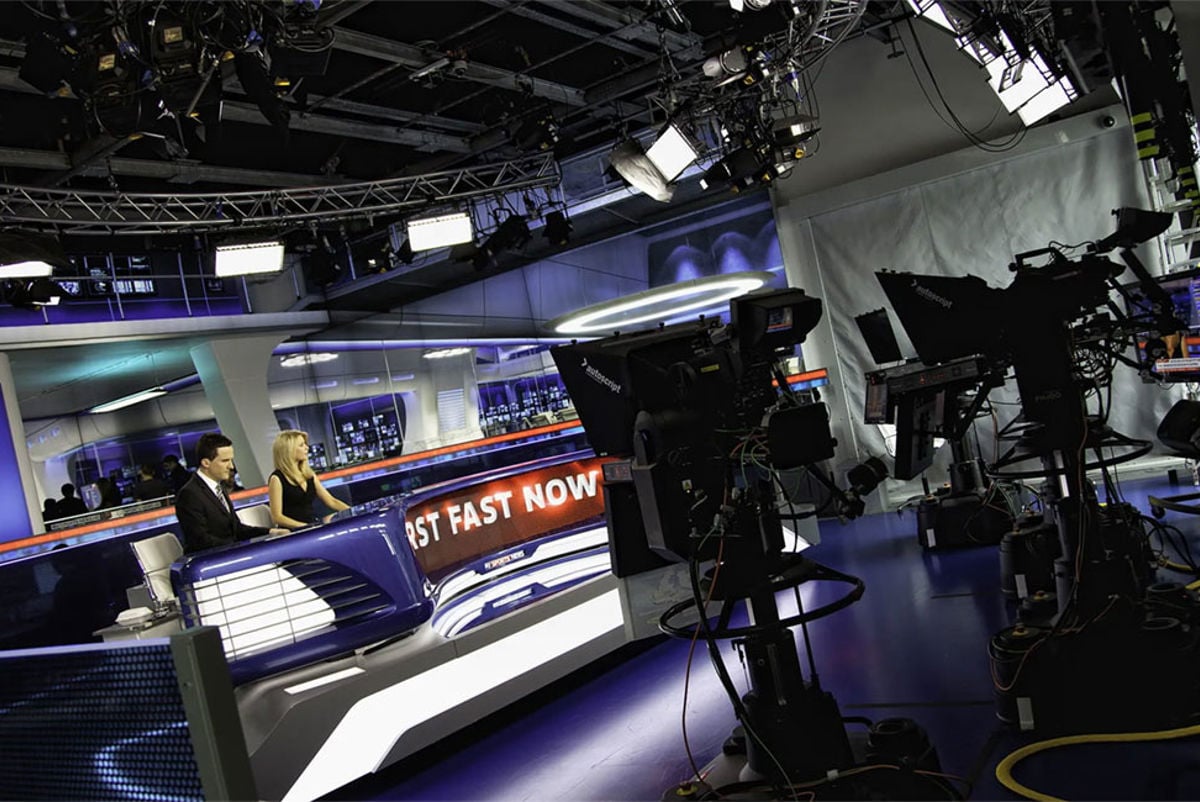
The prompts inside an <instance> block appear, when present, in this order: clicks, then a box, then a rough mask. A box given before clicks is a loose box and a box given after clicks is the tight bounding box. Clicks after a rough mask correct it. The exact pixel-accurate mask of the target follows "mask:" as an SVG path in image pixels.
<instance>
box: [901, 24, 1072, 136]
mask: <svg viewBox="0 0 1200 802" xmlns="http://www.w3.org/2000/svg"><path fill="white" fill-rule="evenodd" d="M907 2H908V5H909V7H910V9H911V10H912V12H913V13H914V14H915V15H916V16H917V17H919V18H921V19H924V20H927V21H928V22H930V23H932V24H934V25H936V26H938V27H939V28H943V29H945V30H947V31H949V32H951V33H952V34H953V35H954V38H955V42H956V43H957V44H958V48H959V50H961V51H962V52H963V53H964V54H966V55H967V56H969V57H970V58H971V59H973V60H974V61H976V62H978V63H979V64H980V65H982V66H983V68H984V69H985V70H987V73H988V85H989V86H991V88H992V90H993V91H994V92H995V93H996V96H997V97H998V98H999V99H1000V102H1001V103H1002V104H1003V105H1004V108H1005V110H1007V111H1008V112H1009V113H1010V114H1016V115H1018V116H1019V117H1020V118H1021V121H1022V122H1023V123H1024V124H1025V125H1027V126H1028V125H1033V124H1034V123H1036V122H1038V121H1039V120H1042V119H1044V118H1045V117H1046V116H1048V115H1050V114H1052V113H1054V112H1055V111H1057V110H1058V109H1060V108H1062V107H1063V106H1066V105H1067V104H1068V103H1071V102H1072V101H1074V100H1076V99H1077V98H1079V97H1080V96H1081V95H1083V94H1086V93H1087V92H1089V91H1090V90H1091V89H1092V88H1094V86H1093V85H1092V84H1093V82H1092V81H1090V80H1089V79H1088V78H1087V77H1086V75H1085V72H1084V71H1083V70H1081V69H1080V65H1079V63H1078V62H1077V61H1076V60H1075V59H1074V58H1073V56H1072V53H1071V51H1070V50H1069V49H1068V47H1067V45H1066V43H1065V41H1064V40H1063V39H1062V37H1060V36H1058V35H1057V34H1056V32H1055V20H1056V18H1059V19H1063V18H1064V17H1063V15H1064V13H1065V14H1067V15H1068V16H1069V15H1070V14H1072V13H1082V11H1081V8H1080V7H1079V4H1074V3H1062V4H1057V5H1061V6H1063V7H1064V8H1060V9H1059V10H1057V11H1056V10H1055V9H1054V8H1053V7H1054V6H1055V5H1056V4H1055V3H1053V2H1051V0H1031V1H1030V2H1026V3H1022V4H1013V3H1011V2H1007V1H1006V0H980V2H973V3H964V2H954V1H953V0H941V2H939V0H907ZM1068 7H1069V8H1068Z"/></svg>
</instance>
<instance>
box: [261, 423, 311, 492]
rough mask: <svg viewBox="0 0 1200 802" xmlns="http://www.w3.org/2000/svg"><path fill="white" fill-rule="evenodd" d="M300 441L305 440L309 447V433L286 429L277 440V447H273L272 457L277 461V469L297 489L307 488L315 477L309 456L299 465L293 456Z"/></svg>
mask: <svg viewBox="0 0 1200 802" xmlns="http://www.w3.org/2000/svg"><path fill="white" fill-rule="evenodd" d="M298 440H303V441H304V444H305V445H306V446H307V445H308V432H302V431H300V430H298V429H284V430H283V431H282V432H280V433H279V436H278V437H276V438H275V445H273V446H271V456H272V457H274V459H275V469H276V470H277V471H279V472H280V473H282V474H283V475H284V476H286V477H287V480H288V481H289V482H291V483H292V484H294V485H296V486H297V487H306V486H307V485H308V480H309V478H311V477H312V475H313V469H312V468H311V467H309V464H308V457H307V456H305V457H304V459H303V460H301V461H300V462H298V463H297V462H296V459H295V457H293V456H292V454H293V453H294V451H295V448H296V442H297V441H298Z"/></svg>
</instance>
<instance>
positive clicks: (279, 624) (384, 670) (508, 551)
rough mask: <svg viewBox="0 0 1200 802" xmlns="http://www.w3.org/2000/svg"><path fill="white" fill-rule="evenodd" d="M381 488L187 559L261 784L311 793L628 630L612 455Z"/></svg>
mask: <svg viewBox="0 0 1200 802" xmlns="http://www.w3.org/2000/svg"><path fill="white" fill-rule="evenodd" d="M602 462H603V460H602V459H599V458H596V457H593V456H590V455H588V454H586V453H576V454H571V455H566V456H561V457H554V458H550V459H546V460H539V461H535V462H531V463H526V464H523V465H518V466H513V467H510V468H505V469H501V470H497V471H493V472H490V473H486V474H483V475H480V476H474V477H471V478H469V479H465V480H455V481H451V482H446V483H443V484H440V485H436V486H432V487H428V488H424V489H422V490H421V491H418V492H417V493H414V494H411V495H408V496H402V497H391V498H384V499H380V500H378V501H376V502H372V503H370V504H366V505H362V506H359V507H354V508H352V509H351V510H348V511H347V512H344V513H339V514H337V515H336V516H334V517H333V518H332V519H331V520H330V521H329V522H328V523H326V524H323V525H321V526H315V527H312V528H309V529H305V530H301V531H299V532H295V533H292V534H289V535H283V536H275V537H264V538H259V539H256V540H253V541H249V542H247V543H240V544H236V545H233V546H229V547H226V548H221V549H213V550H209V551H206V552H201V553H197V554H193V555H190V556H187V557H185V558H183V559H181V560H180V561H179V562H177V563H176V564H175V565H174V566H173V567H172V584H173V586H174V588H175V591H176V594H177V597H178V600H179V605H180V611H181V613H182V615H183V618H184V621H185V623H186V625H188V626H197V625H202V624H203V625H214V626H217V627H219V628H220V630H221V635H222V641H223V644H224V648H225V655H226V659H227V660H228V663H229V668H230V673H231V675H232V677H233V680H234V684H235V685H236V686H237V688H236V695H237V701H238V708H239V713H240V717H241V719H242V726H243V729H244V732H245V736H246V746H247V750H248V752H249V755H250V760H251V765H252V767H253V769H254V774H255V779H256V782H257V785H258V791H259V794H260V795H261V796H262V797H263V798H266V799H287V800H300V799H314V798H316V797H318V796H321V795H323V794H327V793H329V792H331V791H333V790H335V789H337V788H339V787H340V786H342V785H344V784H346V783H348V782H350V781H352V780H354V779H356V778H358V777H360V776H362V775H364V774H367V773H369V772H373V771H376V770H378V769H380V768H382V767H384V766H386V765H388V764H389V763H392V762H394V761H396V760H399V759H400V758H402V757H404V756H406V755H408V754H411V753H413V752H414V751H416V750H418V749H421V748H423V747H425V746H427V745H429V744H431V743H433V742H434V741H436V740H438V739H440V738H442V737H445V736H446V735H449V734H450V733H452V732H454V731H456V730H458V729H461V728H462V727H463V726H466V725H467V724H469V723H470V722H473V721H476V720H478V719H479V718H481V717H483V716H486V715H488V714H490V713H492V712H494V711H496V710H499V709H500V708H502V707H504V706H505V705H508V704H510V703H512V702H513V701H516V700H517V699H519V698H521V697H523V696H525V695H526V694H528V693H530V692H532V691H534V690H537V689H538V688H541V687H543V686H545V685H546V684H547V683H549V682H552V681H553V680H555V679H557V678H559V677H562V676H564V675H565V674H567V673H569V672H571V671H574V670H576V669H578V668H581V667H582V666H584V665H586V664H587V663H589V662H591V661H593V660H595V659H597V658H599V657H601V656H603V655H604V654H606V653H608V652H609V651H611V650H612V649H614V648H616V647H617V646H619V645H621V644H623V643H624V642H626V631H625V626H624V618H623V615H622V605H621V600H620V598H619V594H618V590H617V580H616V579H615V578H614V577H613V576H612V574H611V572H610V570H609V568H610V565H609V557H608V548H607V533H606V530H605V525H604V517H603V516H604V506H603V495H602V480H601V464H602Z"/></svg>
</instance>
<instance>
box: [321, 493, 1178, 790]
mask: <svg viewBox="0 0 1200 802" xmlns="http://www.w3.org/2000/svg"><path fill="white" fill-rule="evenodd" d="M1190 490H1192V488H1191V487H1190V485H1189V486H1186V487H1182V488H1172V487H1169V486H1168V484H1167V482H1166V481H1165V479H1163V480H1137V481H1127V482H1125V483H1123V485H1122V491H1123V493H1124V495H1125V497H1126V499H1127V500H1128V501H1130V502H1131V503H1133V504H1134V505H1135V506H1137V507H1138V509H1140V510H1142V511H1143V512H1148V511H1149V509H1148V506H1147V505H1146V503H1145V497H1146V495H1147V493H1150V494H1158V495H1164V494H1168V493H1171V492H1184V491H1190ZM1166 520H1167V521H1168V522H1169V523H1173V524H1175V525H1177V526H1179V527H1180V528H1181V529H1183V530H1184V531H1185V532H1188V533H1189V535H1190V540H1191V543H1192V548H1193V550H1194V551H1195V553H1196V554H1197V555H1198V556H1200V539H1198V538H1197V537H1196V536H1195V533H1196V532H1197V531H1200V517H1195V516H1187V515H1180V514H1177V513H1171V512H1168V513H1167V519H1166ZM821 537H822V543H821V544H820V545H818V546H816V547H814V548H813V549H810V550H809V551H808V552H807V554H808V556H810V557H811V558H813V559H815V560H817V561H819V562H821V563H823V564H826V565H828V566H830V567H832V568H836V569H838V570H841V571H844V572H846V573H849V574H853V575H856V576H859V577H861V578H863V579H864V580H865V582H866V587H867V590H866V594H865V595H864V597H863V599H862V601H861V602H859V603H858V604H855V605H852V606H851V607H850V608H849V609H847V610H844V611H842V612H839V613H836V614H834V615H833V616H830V617H828V618H825V619H823V620H820V621H817V622H815V623H814V624H812V625H811V626H810V631H811V635H812V639H813V648H814V651H815V655H816V661H817V669H818V671H819V672H820V680H821V684H822V686H823V687H824V688H825V689H827V690H829V691H832V692H833V694H834V695H835V696H836V698H837V700H838V703H839V704H840V706H841V711H842V715H843V716H866V717H868V718H871V719H880V718H885V717H890V716H908V717H911V718H914V719H916V720H917V721H918V722H919V723H920V724H921V725H922V726H923V727H924V728H925V729H926V730H927V731H928V733H929V735H930V738H931V739H932V741H933V743H934V745H935V746H936V748H937V750H938V753H939V756H940V759H941V764H942V768H943V771H946V772H948V773H952V774H955V775H958V776H961V777H964V778H967V779H968V780H970V781H971V782H972V783H973V786H974V790H973V793H972V795H971V798H972V799H1014V798H1018V797H1016V796H1015V795H1013V794H1012V793H1011V792H1009V791H1008V790H1007V789H1005V788H1004V787H1003V786H1001V785H1000V784H999V783H998V782H997V781H996V779H995V776H994V770H995V767H996V764H997V763H998V762H999V760H1001V759H1002V758H1003V757H1004V756H1005V755H1007V754H1008V753H1009V752H1011V751H1012V750H1013V749H1015V748H1017V747H1018V746H1020V745H1022V744H1024V743H1028V742H1029V741H1031V740H1035V739H1033V738H1029V737H1022V736H1020V735H1019V734H1017V733H1014V732H1011V731H1008V730H1006V729H1005V728H1003V727H1002V726H1001V725H1000V723H999V721H998V720H997V719H996V717H995V713H994V707H993V703H992V681H991V677H990V674H989V670H988V657H987V643H988V640H989V638H990V637H991V636H992V635H993V634H994V633H995V632H996V631H997V630H999V629H1001V628H1002V627H1004V626H1007V625H1008V624H1010V623H1011V622H1012V615H1013V614H1012V610H1011V605H1010V603H1008V602H1007V601H1006V599H1005V597H1004V596H1003V594H1002V593H1001V592H1000V585H999V556H998V551H997V548H996V547H994V546H985V547H978V548H969V549H958V550H950V551H936V552H929V551H924V550H923V549H922V548H921V547H920V545H919V544H918V542H917V539H916V522H915V514H914V513H913V512H911V511H909V512H905V513H904V514H903V515H897V514H896V513H885V514H881V515H872V516H866V517H864V518H862V519H859V520H857V521H853V522H850V523H848V524H846V525H840V524H838V523H837V522H836V521H827V522H823V523H822V524H821ZM1164 578H1169V579H1179V575H1177V574H1176V575H1170V576H1164ZM1183 581H1187V579H1186V578H1185V579H1184V580H1183ZM841 592H842V587H841V586H836V585H832V584H829V583H817V585H813V586H808V587H806V588H805V590H804V594H805V595H804V597H803V598H804V601H805V604H806V606H807V607H811V606H812V605H813V604H815V603H820V602H821V601H822V600H827V599H830V598H833V597H834V596H836V595H838V594H840V593H841ZM789 605H790V607H789ZM794 605H795V602H794V601H793V600H791V599H790V598H788V596H787V595H785V594H781V596H780V608H781V613H786V612H789V610H790V611H794V609H795V607H794ZM688 650H689V644H688V643H687V642H685V641H679V640H658V641H652V642H650V643H648V644H644V645H641V646H638V647H629V648H628V649H627V650H626V651H624V652H623V653H620V654H617V655H614V656H613V657H612V658H611V659H608V660H605V661H602V662H601V663H599V664H596V665H593V666H592V667H590V668H589V669H587V670H585V671H583V672H579V673H578V674H577V675H574V676H572V677H568V678H567V679H565V680H562V681H561V682H559V683H556V684H555V685H552V686H550V687H548V688H546V689H544V690H543V691H541V692H539V693H538V694H537V695H536V696H534V697H532V698H529V699H527V700H526V701H525V702H524V703H522V704H519V705H515V706H513V707H512V708H509V709H507V710H505V711H502V712H501V713H498V714H496V715H494V716H492V717H490V718H488V719H486V720H484V721H482V722H477V723H476V724H475V725H473V726H471V727H468V728H466V729H465V730H464V731H463V732H461V733H460V734H458V735H456V736H454V737H452V738H449V739H446V740H445V741H442V742H440V743H438V744H435V745H434V746H432V747H430V748H428V749H426V750H424V751H422V752H420V753H418V754H416V755H413V756H411V757H409V758H407V759H405V760H403V761H401V762H399V763H396V764H394V765H393V766H390V767H388V768H387V769H385V770H384V771H382V772H380V773H379V774H377V775H374V776H371V777H368V778H364V779H362V780H360V781H358V782H356V783H353V784H351V785H348V786H346V787H344V788H342V789H340V790H339V791H338V792H337V793H335V794H334V795H333V798H336V799H403V800H489V799H495V800H543V799H570V800H656V799H659V798H661V797H662V794H663V792H664V791H665V790H666V789H667V788H668V787H670V786H673V785H674V784H676V783H678V782H680V781H682V780H684V779H686V778H687V777H688V776H689V775H690V774H691V769H690V767H689V762H688V757H687V753H686V751H685V748H684V738H683V734H682V727H681V711H682V709H683V695H684V686H685V682H684V680H685V670H686V665H687V659H688ZM722 653H723V654H724V655H725V657H726V664H727V666H728V668H729V672H730V674H731V675H732V676H733V679H734V682H735V683H737V684H738V685H739V688H740V689H741V690H742V691H743V692H744V690H745V689H746V687H747V681H746V676H745V672H744V670H743V668H742V666H741V664H740V663H739V661H738V658H737V655H736V654H735V653H734V651H733V650H732V649H730V648H729V647H728V646H724V647H723V648H722ZM806 670H807V667H806ZM1119 692H1120V691H1119V689H1114V693H1119ZM687 710H688V713H687V736H688V743H689V744H690V747H691V751H692V754H693V755H694V756H695V760H696V762H697V763H698V764H699V765H701V766H703V765H704V764H705V763H707V762H708V761H709V760H710V759H711V758H712V757H713V756H714V755H716V754H717V753H718V752H719V750H720V747H721V743H722V742H723V741H724V739H725V738H726V736H727V735H728V734H729V732H730V730H731V728H732V727H733V725H734V723H735V721H734V716H733V712H732V709H731V707H730V704H729V702H728V700H727V698H726V697H725V695H724V692H723V691H722V689H721V686H720V683H719V682H718V680H717V678H716V676H715V674H714V672H713V669H712V666H711V664H710V663H709V660H708V655H707V653H706V652H705V650H704V649H703V647H702V646H701V647H700V648H698V649H697V650H696V654H695V657H694V660H693V663H692V668H691V672H690V681H689V682H688V700H687ZM798 725H799V726H803V724H802V722H798ZM1016 776H1017V779H1018V780H1020V781H1022V782H1024V783H1026V784H1027V785H1029V786H1031V787H1033V788H1035V789H1037V790H1038V791H1041V792H1043V793H1046V794H1050V795H1054V796H1059V797H1063V798H1068V799H1080V798H1087V799H1196V798H1200V758H1198V757H1197V756H1196V749H1195V741H1194V740H1191V741H1182V742H1163V743H1155V744H1141V745H1129V744H1112V745H1108V744H1095V745H1088V746H1073V747H1067V748H1065V749H1060V750H1055V751H1051V752H1048V753H1043V754H1040V755H1036V756H1033V757H1030V758H1028V759H1027V760H1025V761H1023V762H1022V763H1021V765H1020V766H1019V767H1018V769H1017V771H1016Z"/></svg>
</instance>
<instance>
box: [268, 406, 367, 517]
mask: <svg viewBox="0 0 1200 802" xmlns="http://www.w3.org/2000/svg"><path fill="white" fill-rule="evenodd" d="M271 453H272V455H273V456H274V458H275V472H274V473H272V474H271V478H270V479H268V480H267V498H268V499H269V502H270V505H271V521H272V522H273V523H274V524H275V525H276V526H284V527H287V528H288V529H302V528H304V527H306V526H312V525H313V524H314V523H316V516H315V515H314V514H313V499H315V498H316V499H320V500H321V503H322V504H324V505H325V506H326V507H328V508H329V509H331V510H333V511H334V512H338V511H340V510H347V509H349V508H350V507H349V506H348V505H347V504H346V503H345V502H343V501H341V500H340V499H337V498H334V497H333V496H332V495H330V493H329V491H328V490H326V489H325V488H324V487H323V486H322V485H321V480H320V479H318V478H317V476H316V474H314V473H313V469H312V468H311V467H309V465H308V434H307V433H305V432H300V431H296V430H295V429H287V430H285V431H282V432H280V433H279V436H278V437H276V438H275V445H274V446H272V447H271Z"/></svg>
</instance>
